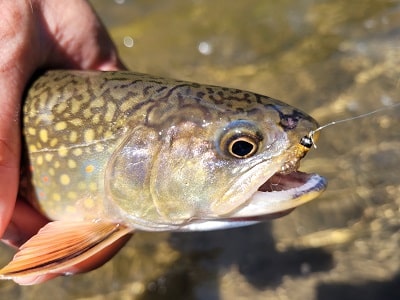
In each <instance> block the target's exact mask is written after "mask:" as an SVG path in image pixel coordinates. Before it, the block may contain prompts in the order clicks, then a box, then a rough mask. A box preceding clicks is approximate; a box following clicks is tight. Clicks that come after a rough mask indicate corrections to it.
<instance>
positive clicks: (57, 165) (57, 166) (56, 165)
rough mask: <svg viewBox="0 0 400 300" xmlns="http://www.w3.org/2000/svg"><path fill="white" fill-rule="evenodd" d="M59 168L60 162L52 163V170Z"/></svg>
mask: <svg viewBox="0 0 400 300" xmlns="http://www.w3.org/2000/svg"><path fill="white" fill-rule="evenodd" d="M59 167H60V162H59V161H56V162H54V168H56V169H58V168H59Z"/></svg>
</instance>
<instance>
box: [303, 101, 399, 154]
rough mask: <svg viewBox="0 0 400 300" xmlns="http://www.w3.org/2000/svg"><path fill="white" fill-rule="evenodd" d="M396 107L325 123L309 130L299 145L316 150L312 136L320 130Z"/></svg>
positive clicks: (387, 107) (382, 108) (386, 107)
mask: <svg viewBox="0 0 400 300" xmlns="http://www.w3.org/2000/svg"><path fill="white" fill-rule="evenodd" d="M397 106H400V103H394V104H392V105H389V106H385V107H381V108H378V109H376V110H374V111H370V112H368V113H365V114H361V115H358V116H355V117H350V118H345V119H341V120H338V121H332V122H329V123H327V124H325V125H322V126H320V127H318V128H317V129H315V130H311V131H310V132H309V133H308V134H307V135H305V136H303V137H302V138H301V139H300V144H301V145H303V146H304V147H306V148H311V147H314V148H317V145H316V144H315V142H314V135H315V133H316V132H318V131H321V130H322V129H324V128H326V127H329V126H332V125H336V124H340V123H344V122H348V121H352V120H356V119H361V118H365V117H368V116H370V115H373V114H376V113H379V112H381V111H384V110H387V109H390V108H393V107H397Z"/></svg>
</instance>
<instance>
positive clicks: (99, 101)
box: [0, 70, 326, 282]
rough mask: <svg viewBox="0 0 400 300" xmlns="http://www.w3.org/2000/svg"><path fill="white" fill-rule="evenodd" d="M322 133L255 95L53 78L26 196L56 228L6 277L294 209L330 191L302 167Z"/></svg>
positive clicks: (131, 79) (32, 139)
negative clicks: (143, 240)
mask: <svg viewBox="0 0 400 300" xmlns="http://www.w3.org/2000/svg"><path fill="white" fill-rule="evenodd" d="M317 126H318V125H317V122H316V121H315V120H314V119H312V118H311V117H310V116H308V115H307V114H305V113H303V112H301V111H300V110H298V109H296V108H294V107H291V106H289V105H287V104H285V103H283V102H281V101H278V100H275V99H272V98H270V97H267V96H262V95H258V94H255V93H251V92H248V91H242V90H238V89H232V88H224V87H218V86H209V85H202V84H197V83H191V82H184V81H178V80H171V79H165V78H161V77H155V76H150V75H145V74H139V73H132V72H124V71H122V72H95V71H57V70H54V71H47V72H46V73H44V74H42V75H41V76H39V77H38V78H37V79H36V80H35V81H34V82H33V84H32V85H31V87H30V88H29V90H28V91H27V96H26V99H25V102H24V105H23V139H24V142H25V150H24V157H23V159H24V160H26V163H25V165H26V166H27V167H26V168H24V170H25V169H26V170H25V172H23V174H24V175H23V176H22V179H21V188H20V194H21V195H22V196H23V197H24V198H26V199H29V201H30V202H31V204H32V205H33V206H34V207H35V208H37V209H38V210H39V211H41V212H42V213H43V214H44V215H46V216H47V217H48V218H49V219H51V220H53V221H52V222H50V223H48V224H47V225H46V226H45V227H43V228H42V229H41V230H40V231H39V232H38V233H37V235H35V236H34V237H32V238H31V239H30V240H28V241H27V242H26V243H25V244H24V245H22V246H21V248H20V250H19V252H17V254H16V255H15V256H14V259H13V260H12V261H11V262H10V263H9V264H8V265H7V266H5V267H4V268H3V269H1V270H0V278H2V279H14V280H22V281H23V280H24V278H27V281H28V282H29V280H28V279H29V278H33V277H38V276H39V277H40V276H54V275H56V274H73V273H76V272H79V270H80V269H79V267H76V266H78V265H80V264H83V263H84V262H85V261H87V260H89V259H90V258H92V257H94V256H96V255H97V254H98V253H100V252H101V251H103V250H105V249H107V247H111V246H112V245H113V244H114V243H116V242H117V241H118V240H120V239H121V238H123V237H125V236H127V235H131V234H132V233H133V232H135V231H137V230H144V231H192V230H211V229H219V228H227V227H234V226H240V225H246V224H251V223H255V222H259V221H262V220H265V219H266V218H268V217H270V216H271V215H275V214H277V213H278V214H279V213H284V212H289V211H290V210H292V209H293V208H295V207H297V206H299V205H301V204H303V203H306V202H308V201H310V200H312V199H314V198H315V197H317V196H318V195H319V194H320V193H322V191H323V190H324V189H325V187H326V180H325V179H324V178H323V177H321V176H319V175H317V174H306V173H303V172H300V171H298V168H299V161H300V160H301V159H302V158H303V157H304V155H305V154H306V153H307V152H308V150H309V149H310V148H311V145H310V144H308V143H302V142H301V140H302V138H303V137H305V136H307V134H309V133H310V132H311V131H312V130H315V129H316V128H317ZM313 138H314V139H315V138H316V137H315V136H314V137H313ZM35 282H36V281H35Z"/></svg>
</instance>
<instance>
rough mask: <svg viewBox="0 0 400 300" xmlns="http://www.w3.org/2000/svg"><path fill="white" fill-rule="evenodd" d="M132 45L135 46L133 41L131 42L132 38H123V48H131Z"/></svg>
mask: <svg viewBox="0 0 400 300" xmlns="http://www.w3.org/2000/svg"><path fill="white" fill-rule="evenodd" d="M134 44H135V41H134V40H133V38H132V37H130V36H125V37H124V46H125V47H127V48H132V47H133V45H134Z"/></svg>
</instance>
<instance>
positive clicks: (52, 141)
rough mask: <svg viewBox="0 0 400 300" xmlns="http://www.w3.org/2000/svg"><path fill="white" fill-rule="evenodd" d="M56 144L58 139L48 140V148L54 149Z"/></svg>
mask: <svg viewBox="0 0 400 300" xmlns="http://www.w3.org/2000/svg"><path fill="white" fill-rule="evenodd" d="M57 143H58V139H57V138H53V139H51V140H50V146H51V147H55V146H56V145H57Z"/></svg>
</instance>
